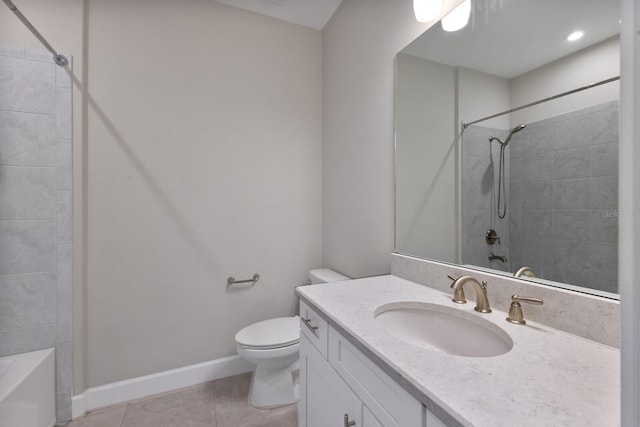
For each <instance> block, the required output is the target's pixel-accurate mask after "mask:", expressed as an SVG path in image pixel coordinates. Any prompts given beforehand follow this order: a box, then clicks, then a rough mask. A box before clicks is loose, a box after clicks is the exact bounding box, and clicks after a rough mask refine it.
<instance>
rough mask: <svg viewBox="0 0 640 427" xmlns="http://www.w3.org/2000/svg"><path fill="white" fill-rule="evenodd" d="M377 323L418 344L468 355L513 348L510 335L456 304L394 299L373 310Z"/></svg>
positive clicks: (488, 355)
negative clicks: (448, 305) (392, 301)
mask: <svg viewBox="0 0 640 427" xmlns="http://www.w3.org/2000/svg"><path fill="white" fill-rule="evenodd" d="M374 318H375V322H376V325H378V326H379V327H380V329H382V330H384V331H385V332H387V333H388V334H390V335H393V336H395V337H396V338H400V339H401V340H403V341H405V342H407V343H409V344H413V345H416V346H418V347H426V348H437V349H438V350H441V351H444V352H445V353H449V354H454V355H456V356H467V357H492V356H499V355H501V354H504V353H506V352H508V351H509V350H511V349H512V348H513V340H512V339H511V337H509V335H508V334H507V333H506V332H505V331H503V330H502V329H501V328H499V327H498V326H496V325H494V324H493V323H491V322H489V321H487V320H485V319H482V318H480V317H479V316H477V315H474V314H471V313H467V312H465V311H462V310H460V309H457V308H452V307H446V306H444V305H440V304H429V303H423V302H394V303H390V304H384V305H381V306H380V307H378V308H377V309H376V310H375V312H374Z"/></svg>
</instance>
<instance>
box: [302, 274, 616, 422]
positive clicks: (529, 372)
mask: <svg viewBox="0 0 640 427" xmlns="http://www.w3.org/2000/svg"><path fill="white" fill-rule="evenodd" d="M296 293H297V295H298V296H299V297H300V298H301V299H302V300H304V301H305V302H306V303H308V304H309V305H311V306H312V307H314V308H316V309H317V310H318V311H320V313H319V314H320V315H322V316H323V317H324V318H325V319H326V320H327V321H328V322H329V323H330V324H331V325H332V326H334V327H335V328H336V329H337V330H338V331H339V332H341V333H342V334H343V335H345V338H347V339H348V340H349V341H350V342H352V343H353V344H354V345H356V346H357V347H358V348H359V349H361V350H362V351H364V352H365V354H367V356H369V357H370V358H371V359H372V360H373V361H374V362H375V363H376V364H377V365H378V366H379V367H380V368H381V369H382V370H384V371H385V372H387V373H388V374H389V375H390V376H391V377H392V378H394V379H395V380H396V381H397V382H398V383H399V384H400V385H401V386H403V387H404V388H405V389H406V390H407V391H408V392H409V393H410V394H412V395H413V396H414V397H416V398H417V399H418V400H420V401H421V402H422V403H424V404H425V405H426V406H427V408H429V409H431V410H432V411H433V410H434V406H433V405H434V404H435V405H436V406H437V408H435V409H436V410H435V411H434V412H435V413H436V415H438V412H441V411H439V410H438V409H441V410H444V411H445V412H446V413H447V414H448V415H449V416H450V417H451V418H452V419H453V420H455V421H456V422H457V423H459V424H461V425H464V426H477V427H481V426H514V425H517V426H543V425H544V426H581V427H584V426H598V427H601V426H607V427H611V426H616V425H619V423H620V421H619V417H620V378H619V377H620V352H619V350H617V349H615V348H611V347H607V346H605V345H602V344H599V343H597V342H594V341H589V340H587V339H584V338H581V337H578V336H575V335H571V334H568V333H566V332H563V331H559V330H556V329H553V328H550V327H548V326H545V325H541V324H538V323H535V322H527V324H526V325H514V324H511V323H509V322H507V321H506V320H505V318H506V316H507V313H506V312H505V311H503V310H508V307H492V309H493V312H492V313H488V314H481V313H477V312H475V311H474V310H473V308H474V307H475V304H474V303H473V302H472V301H469V302H468V303H467V304H464V305H459V304H454V303H453V302H452V301H451V295H450V294H445V293H442V292H440V291H437V290H435V289H432V288H429V287H427V286H423V285H420V284H417V283H414V282H411V281H408V280H404V279H401V278H399V277H395V276H391V275H387V276H378V277H371V278H365V279H356V280H349V281H344V282H336V283H328V284H322V285H311V286H301V287H298V288H297V289H296ZM467 293H468V294H469V295H471V294H472V293H473V291H472V290H471V287H469V289H468V291H467ZM489 300H490V302H491V298H490V295H489ZM403 301H421V302H428V303H435V304H442V305H445V306H450V307H455V308H458V309H460V310H463V311H466V312H468V313H471V314H473V315H477V316H480V317H482V318H483V319H486V320H488V321H490V322H492V323H494V324H496V325H497V326H499V327H500V328H502V329H503V330H504V331H505V332H507V333H508V334H509V335H510V337H511V338H512V340H513V343H514V344H513V348H512V349H511V350H510V351H509V352H507V353H505V354H503V355H500V356H495V357H486V358H473V357H462V356H455V355H450V354H447V353H444V352H442V351H440V350H437V349H435V348H423V347H418V346H414V345H411V344H409V343H406V342H404V341H402V340H400V339H399V338H395V337H394V336H391V335H389V334H387V333H386V332H384V331H382V330H381V329H379V327H378V326H376V324H375V321H374V316H373V313H374V311H375V309H376V308H377V307H379V306H380V305H382V304H386V303H390V302H403ZM523 310H524V316H525V319H526V316H527V307H526V305H525V304H523ZM450 421H451V420H450Z"/></svg>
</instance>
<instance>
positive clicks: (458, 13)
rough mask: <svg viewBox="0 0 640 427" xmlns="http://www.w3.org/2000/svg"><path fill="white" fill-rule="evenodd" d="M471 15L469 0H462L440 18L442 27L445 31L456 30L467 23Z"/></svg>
mask: <svg viewBox="0 0 640 427" xmlns="http://www.w3.org/2000/svg"><path fill="white" fill-rule="evenodd" d="M470 15H471V0H464V1H463V2H462V3H460V4H459V5H458V7H456V8H455V9H453V10H452V11H451V12H449V14H448V15H447V16H445V17H444V18H442V21H440V22H441V23H442V29H443V30H445V31H458V30H461V29H463V28H464V27H465V26H466V25H467V24H468V23H469V16H470Z"/></svg>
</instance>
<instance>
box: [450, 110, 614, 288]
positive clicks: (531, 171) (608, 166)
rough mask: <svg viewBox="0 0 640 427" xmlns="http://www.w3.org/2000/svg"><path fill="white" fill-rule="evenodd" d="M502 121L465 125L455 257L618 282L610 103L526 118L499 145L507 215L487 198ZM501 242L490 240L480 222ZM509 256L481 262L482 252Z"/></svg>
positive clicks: (582, 282) (595, 284) (585, 282)
mask: <svg viewBox="0 0 640 427" xmlns="http://www.w3.org/2000/svg"><path fill="white" fill-rule="evenodd" d="M506 133H507V131H505V130H497V129H490V128H483V127H480V126H470V127H468V128H467V129H466V130H465V132H464V135H463V146H462V181H463V182H462V195H463V200H462V229H463V239H462V263H463V264H473V265H479V266H483V267H491V268H495V269H499V270H503V271H510V272H514V271H515V270H517V269H518V268H520V267H522V266H525V265H526V266H529V267H531V268H532V269H533V270H534V271H535V272H536V274H537V275H538V277H542V278H544V279H549V280H554V281H558V282H563V283H570V284H574V285H578V286H584V287H588V288H593V289H600V290H604V291H608V292H617V291H618V290H617V281H618V274H617V265H618V256H617V241H618V234H617V230H618V219H617V215H618V212H617V207H618V103H617V102H611V103H606V104H602V105H598V106H595V107H590V108H586V109H583V110H578V111H575V112H571V113H568V114H563V115H560V116H556V117H553V118H551V119H546V120H542V121H539V122H535V123H528V124H527V127H526V128H525V129H524V130H523V131H521V132H519V133H517V134H514V136H513V138H512V139H511V142H510V143H509V145H508V147H507V153H506V158H507V161H506V163H507V170H506V175H507V177H508V178H507V196H508V197H507V216H506V218H505V219H504V220H499V219H497V214H496V208H495V204H496V203H497V202H496V198H497V193H495V192H496V191H497V190H495V189H497V176H498V164H499V159H498V155H499V146H498V144H497V143H493V144H494V146H493V147H492V149H493V165H492V162H491V160H490V151H489V142H488V140H489V137H490V136H497V137H499V138H501V139H503V137H504V136H506ZM490 227H492V228H495V229H496V231H497V232H498V234H499V236H500V237H501V244H500V245H498V244H496V245H493V246H488V245H487V244H486V243H485V241H484V233H485V232H486V229H487V228H490ZM490 251H492V252H494V253H495V254H497V255H506V256H507V259H508V262H507V263H501V262H497V261H494V262H491V263H490V262H489V261H488V259H487V254H488V253H489V252H490Z"/></svg>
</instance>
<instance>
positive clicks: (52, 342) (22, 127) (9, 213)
mask: <svg viewBox="0 0 640 427" xmlns="http://www.w3.org/2000/svg"><path fill="white" fill-rule="evenodd" d="M71 187H72V186H71V81H70V79H69V76H68V74H67V73H66V72H65V70H64V69H62V68H60V67H58V66H57V65H55V64H53V61H52V59H51V55H49V54H48V53H46V54H43V53H41V52H40V51H32V50H29V49H26V50H25V49H24V48H12V47H7V46H4V47H2V48H0V356H4V355H9V354H16V353H23V352H28V351H33V350H39V349H43V348H50V347H55V348H56V371H57V373H56V396H57V415H58V421H60V422H62V421H66V420H68V419H70V417H71V348H72V347H71V270H72V265H71V264H72V258H71V257H72V243H71V239H72V229H71V224H72V221H71V203H72V195H71V189H72V188H71Z"/></svg>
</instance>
